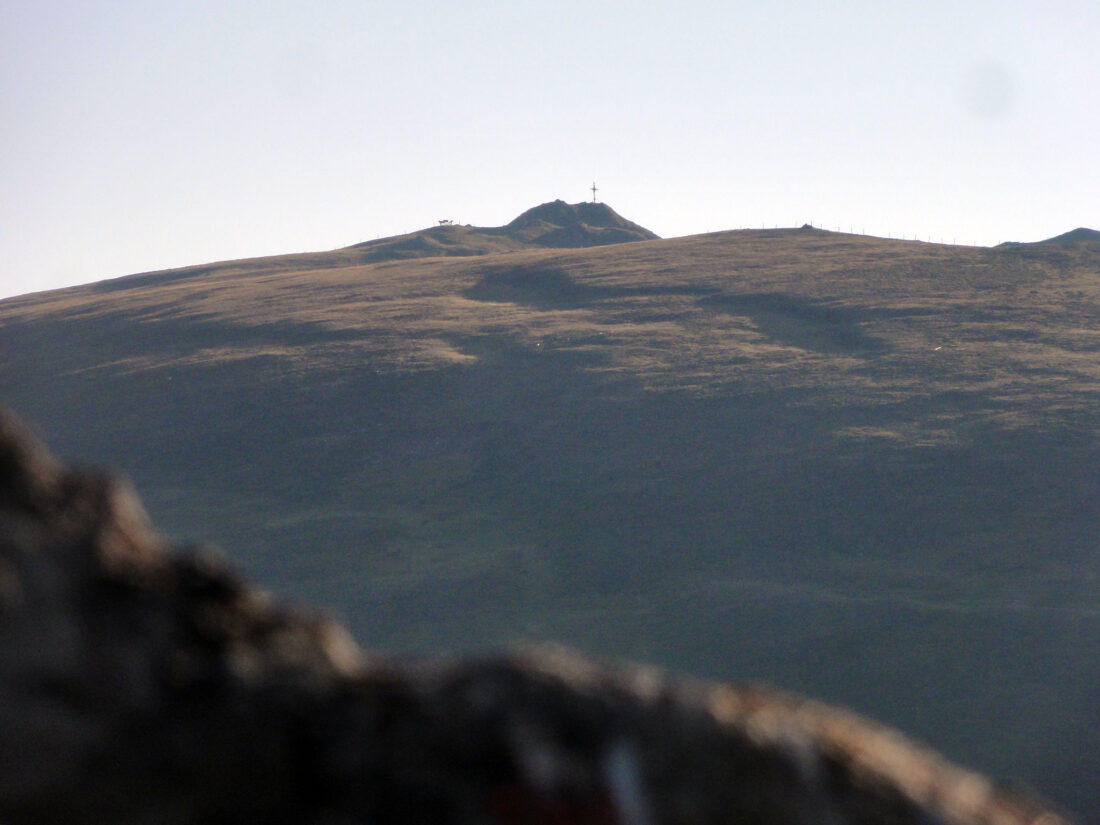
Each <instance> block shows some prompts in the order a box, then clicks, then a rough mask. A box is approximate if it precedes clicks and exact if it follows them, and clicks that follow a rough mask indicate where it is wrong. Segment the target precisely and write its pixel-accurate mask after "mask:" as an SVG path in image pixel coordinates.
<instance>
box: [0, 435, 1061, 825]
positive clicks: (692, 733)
mask: <svg viewBox="0 0 1100 825" xmlns="http://www.w3.org/2000/svg"><path fill="white" fill-rule="evenodd" d="M230 822H249V823H315V824H316V825H348V824H349V823H372V825H384V824H385V823H399V822H400V823H420V822H425V823H428V822H432V823H545V824H546V825H551V824H553V825H559V824H561V825H564V823H577V825H581V824H582V823H621V824H622V825H659V824H660V823H719V822H730V823H756V824H757V825H771V824H772V823H775V825H779V824H780V823H782V824H783V825H809V823H815V825H848V823H867V824H868V825H870V823H891V824H892V825H908V824H909V823H913V825H916V823H921V825H935V823H944V824H945V825H947V824H949V823H955V824H958V825H962V824H963V823H986V824H987V825H1020V824H1022V823H1031V825H1061V824H1062V823H1063V822H1064V820H1062V819H1061V818H1059V817H1058V816H1056V815H1055V814H1053V813H1050V812H1046V811H1044V810H1043V809H1042V808H1041V807H1039V806H1037V805H1036V804H1035V803H1033V802H1031V801H1029V800H1026V799H1023V798H1017V797H1014V796H1011V795H1010V794H1007V793H1005V792H1002V791H999V790H997V789H996V788H995V787H994V786H992V785H991V784H990V783H989V782H988V781H987V780H986V779H984V778H983V777H981V776H978V775H976V774H973V773H970V772H967V771H964V770H961V769H959V768H956V767H954V766H952V765H950V764H948V763H947V762H945V761H944V760H943V759H942V758H941V757H939V756H937V755H936V754H935V753H932V752H930V751H928V750H926V749H924V748H921V747H920V746H917V745H915V744H913V743H912V742H909V741H908V740H906V739H905V738H903V737H902V736H901V735H900V734H898V733H896V732H894V731H892V730H890V729H887V728H884V727H881V726H878V725H875V724H873V723H871V722H868V721H866V720H864V719H860V718H858V717H856V716H855V715H853V714H851V713H848V712H845V711H843V710H839V709H836V708H830V707H827V706H824V705H822V704H819V703H816V702H814V701H811V700H806V699H802V698H798V697H794V696H790V695H785V694H780V693H777V692H775V691H771V690H768V689H765V688H761V687H732V686H726V685H714V684H704V683H696V682H687V681H683V680H674V679H670V678H668V677H666V676H665V675H663V674H661V673H660V672H657V671H654V670H652V669H646V668H634V667H627V666H622V667H611V666H608V665H602V664H597V663H594V662H591V661H589V660H587V659H585V658H583V657H581V656H579V655H577V654H574V653H570V652H568V651H564V650H557V649H551V650H547V649H541V650H535V651H529V652H521V653H517V654H512V655H501V656H499V657H496V658H489V659H482V660H473V661H470V660H466V661H455V662H443V661H440V662H410V661H404V660H400V659H391V658H387V657H384V656H376V655H373V654H369V655H368V654H363V653H362V652H361V651H359V650H358V648H356V646H355V645H354V643H353V642H352V641H351V640H350V639H349V638H348V636H347V635H346V634H345V633H344V632H343V631H342V630H341V629H340V628H339V627H338V626H336V625H335V624H333V623H331V622H330V621H328V620H326V619H325V618H324V617H323V616H320V615H317V614H312V613H308V612H304V611H293V610H289V609H287V608H284V607H282V606H279V605H277V604H274V603H272V602H271V601H269V600H268V599H267V598H266V597H265V596H264V595H262V594H261V593H259V592H258V591H256V590H254V589H252V588H251V587H249V586H248V585H247V584H246V583H245V582H243V581H242V580H240V579H239V578H237V577H236V576H235V575H234V574H232V573H231V572H229V571H227V569H226V568H225V567H223V566H222V565H221V564H220V563H218V562H216V561H213V560H211V559H209V558H207V557H206V556H204V555H203V554H202V553H201V552H198V551H194V550H191V551H188V550H186V549H180V548H169V547H167V546H166V544H165V542H164V540H163V539H161V538H160V537H159V536H158V535H157V534H156V533H155V532H154V531H153V530H152V528H151V527H150V525H149V524H148V523H147V520H146V518H145V516H144V514H143V512H142V510H141V507H140V505H139V504H138V502H137V499H136V498H135V496H134V495H133V494H132V493H131V492H130V491H129V490H128V488H127V487H126V486H125V485H123V484H121V483H119V482H117V481H114V480H112V479H110V478H107V477H105V476H103V475H100V474H97V473H94V472H88V471H81V470H74V469H70V468H68V467H65V466H63V465H61V464H59V463H58V462H56V461H55V460H54V459H53V458H51V457H50V456H49V455H48V454H47V453H46V452H45V450H44V448H42V447H41V446H40V445H39V444H38V443H37V442H36V441H35V440H34V439H33V438H32V437H31V436H30V435H29V434H28V432H27V430H26V429H25V428H24V427H23V426H22V425H21V424H19V423H18V422H17V421H15V420H14V419H13V418H12V417H10V416H8V415H3V416H2V417H0V823H4V825H28V824H29V823H36V824H37V823H135V824H136V823H140V824H141V825H145V824H146V823H149V825H151V824H152V823H158V825H160V824H161V823H210V824H213V823H230Z"/></svg>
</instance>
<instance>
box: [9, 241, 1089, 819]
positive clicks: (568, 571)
mask: <svg viewBox="0 0 1100 825" xmlns="http://www.w3.org/2000/svg"><path fill="white" fill-rule="evenodd" d="M532 225H533V224H532ZM344 252H347V251H344ZM342 254H344V253H343V252H342ZM348 254H350V252H349V253H348ZM1098 321H1100V247H1098V246H1097V245H1095V244H1090V243H1088V242H1087V241H1086V242H1084V243H1075V244H1073V245H1072V246H1071V247H1070V248H1066V247H1064V246H1062V245H1051V246H1041V245H1030V246H1028V247H1026V248H1024V247H999V248H995V249H979V248H962V247H945V246H938V245H931V244H923V243H916V242H902V241H890V240H884V239H875V238H866V237H856V236H850V235H840V234H835V233H826V232H821V231H819V230H811V231H805V230H772V231H738V232H725V233H716V234H713V235H705V236H697V237H692V238H682V239H674V240H664V241H661V240H655V241H648V242H643V243H630V244H620V245H609V246H596V247H592V248H585V249H527V250H517V251H513V252H510V253H508V254H485V255H480V256H478V257H452V258H449V259H444V260H440V259H439V258H432V259H426V258H423V259H410V260H405V261H382V262H377V263H369V264H363V263H359V262H356V261H355V260H354V259H353V258H350V257H346V258H340V259H339V260H338V262H336V263H333V260H332V259H326V258H324V257H323V256H322V257H316V256H313V257H311V256H286V257H283V258H273V259H257V260H255V261H242V262H232V263H227V264H217V265H209V266H205V267H195V268H191V269H189V270H184V271H175V272H173V273H150V274H147V275H141V276H134V277H132V278H129V279H122V280H119V281H111V282H105V283H104V284H100V285H93V286H89V287H78V288H73V289H68V290H60V291H56V292H51V293H44V294H41V295H32V296H23V297H21V298H16V299H10V300H8V301H3V302H0V353H2V359H0V399H2V400H3V401H4V402H5V403H7V404H9V405H10V406H11V407H13V408H14V409H15V410H16V411H17V412H18V413H19V414H20V415H22V416H23V417H25V418H26V419H27V420H29V421H32V422H34V423H35V424H36V426H37V427H38V429H39V431H40V432H41V433H43V434H44V435H45V436H46V437H47V438H48V439H49V441H50V443H51V444H52V445H53V446H54V448H55V450H56V451H57V452H58V453H60V454H61V455H63V456H71V457H75V458H78V459H79V460H81V461H89V462H94V463H107V464H110V465H114V466H116V467H118V469H120V470H122V471H124V472H125V473H126V474H127V475H129V476H131V477H132V478H133V479H134V480H135V482H136V484H137V486H138V487H139V488H140V489H141V490H142V491H143V494H144V497H145V499H146V503H147V505H148V507H149V509H150V510H151V512H152V514H153V516H154V518H155V519H156V521H157V522H158V523H159V524H160V525H161V526H162V527H164V528H165V529H167V530H168V531H169V532H171V533H172V534H174V535H175V536H177V537H180V538H192V539H205V540H209V541H211V542H213V543H215V544H217V545H220V546H223V547H225V548H229V549H231V551H232V553H233V556H232V561H233V562H234V563H236V564H238V565H240V566H241V567H243V568H245V569H246V570H247V571H248V572H249V573H250V574H251V575H253V576H255V577H256V578H257V579H259V580H260V581H262V582H263V583H265V584H266V585H267V586H268V587H270V588H272V589H274V590H276V591H278V592H279V593H281V594H283V595H286V596H290V597H292V598H295V599H301V600H305V601H309V602H315V603H319V604H327V605H329V606H330V607H331V608H332V609H333V610H334V611H335V612H336V613H337V614H339V615H340V616H341V617H343V618H344V619H345V620H346V622H347V623H348V625H349V626H350V627H351V628H352V630H353V631H354V632H355V634H356V636H357V638H358V639H359V640H360V642H361V643H362V644H363V645H364V646H366V647H369V648H390V649H401V650H408V651H413V652H424V653H430V652H456V651H470V650H475V649H481V648H484V647H487V646H493V645H497V644H500V643H502V642H505V641H507V640H513V639H520V638H524V639H547V640H557V641H562V642H567V643H570V644H573V645H576V646H579V647H582V648H584V649H587V650H589V651H592V652H593V653H596V654H600V655H610V656H621V657H629V658H633V659H641V660H646V661H652V662H655V663H658V664H661V665H663V666H665V667H670V668H673V669H677V670H684V671H690V672H693V673H696V674H699V675H703V676H707V677H714V678H719V679H738V680H741V679H759V680H764V681H768V682H772V683H775V684H777V685H780V686H782V687H786V688H789V689H792V690H797V691H800V692H804V693H809V694H813V695H816V696H820V697H822V698H824V699H827V700H829V701H834V702H840V703H843V704H846V705H849V706H851V707H853V708H855V709H857V710H859V711H861V712H863V713H867V714H870V715H872V716H875V717H878V718H880V719H883V720H885V721H887V722H889V723H891V724H894V725H897V726H899V727H901V728H903V729H905V730H907V731H909V732H911V733H913V734H915V735H916V736H918V737H919V738H922V739H924V740H927V741H929V742H930V743H932V744H933V745H935V746H936V747H937V748H939V749H940V750H942V751H943V752H945V753H946V754H948V755H949V756H951V757H952V758H955V759H957V760H959V761H962V762H966V763H968V764H971V765H974V766H975V767H977V768H980V769H982V770H984V771H986V772H989V773H991V774H993V775H995V776H1000V777H1003V778H1006V779H1008V780H1010V781H1012V782H1016V783H1020V784H1022V785H1024V786H1026V787H1028V788H1030V789H1032V790H1034V791H1036V792H1038V793H1040V794H1042V795H1046V796H1048V797H1050V798H1052V799H1054V800H1055V801H1056V802H1058V803H1059V804H1061V805H1062V806H1064V807H1067V808H1069V809H1070V810H1071V811H1073V812H1076V813H1077V814H1078V815H1079V816H1080V818H1081V821H1082V822H1096V821H1097V820H1095V819H1092V820H1090V819H1088V817H1087V816H1086V815H1087V814H1089V813H1090V812H1092V811H1096V810H1100V796H1098V795H1097V789H1096V787H1095V783H1094V778H1095V776H1096V774H1097V772H1098V771H1100V735H1098V734H1097V731H1098V730H1100V715H1098V710H1097V705H1096V702H1095V696H1096V687H1097V685H1100V655H1097V652H1098V651H1100V597H1098V594H1100V560H1098V558H1097V554H1096V550H1097V540H1096V537H1097V536H1098V535H1100V507H1098V506H1097V501H1098V500H1100V476H1098V475H1097V473H1096V471H1095V468H1096V466H1097V465H1098V461H1100V448H1098V444H1100V442H1098V440H1097V435H1098V428H1100V424H1098V422H1100V357H1098V354H1100V332H1098V329H1100V325H1098Z"/></svg>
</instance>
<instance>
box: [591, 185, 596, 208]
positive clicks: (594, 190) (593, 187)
mask: <svg viewBox="0 0 1100 825" xmlns="http://www.w3.org/2000/svg"><path fill="white" fill-rule="evenodd" d="M595 202H596V184H595V182H593V183H592V203H595Z"/></svg>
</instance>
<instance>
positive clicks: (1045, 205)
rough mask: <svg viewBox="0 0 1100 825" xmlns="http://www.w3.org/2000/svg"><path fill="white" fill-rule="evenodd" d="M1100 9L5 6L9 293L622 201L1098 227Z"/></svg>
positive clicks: (732, 216)
mask: <svg viewBox="0 0 1100 825" xmlns="http://www.w3.org/2000/svg"><path fill="white" fill-rule="evenodd" d="M1098 43H1100V4H1097V3H1091V2H1081V0H1076V2H1063V1H1061V0H1044V2H1000V3H994V2H982V3H978V2H966V0H955V1H954V2H939V0H926V2H922V3H892V2H888V1H887V0H877V1H876V2H847V3H824V2H817V3H815V2H771V3H759V2H757V3H751V4H749V3H743V4H741V3H728V2H705V1H704V0H695V1H693V0H680V1H679V2H675V3H673V2H667V3H665V2H661V3H645V2H641V1H640V0H634V2H632V3H618V2H595V1H594V0H588V2H583V3H582V2H557V3H537V2H527V3H517V2H515V0H509V1H508V2H492V1H490V0H483V1H482V2H462V1H461V0H454V2H450V3H443V2H431V3H425V2H405V3H400V4H398V3H393V2H386V3H380V2H369V0H359V2H339V1H338V0H311V2H308V3H306V2H285V1H284V2H280V0H267V2H233V0H219V2H208V1H207V0H187V1H186V2H174V1H173V2H159V1H158V0H140V2H134V1H132V0H117V2H98V0H68V1H67V2H54V1H53V0H0V296H3V295H13V294H19V293H23V292H30V291H37V290H41V289H48V288H53V287H56V286H62V285H68V284H75V283H81V282H87V281H95V280H101V279H103V278H109V277H115V276H118V275H125V274H128V273H132V272H141V271H148V270H154V269H162V268H168V267H175V266H183V265H187V264H194V263H205V262H209V261H215V260H224V259H231V258H241V257H249V256H255V255H267V254H278V253H283V252H304V251H313V250H321V249H331V248H335V247H340V246H346V245H349V244H352V243H356V242H358V241H363V240H368V239H371V238H376V237H382V236H386V235H393V234H398V233H401V232H407V231H411V230H414V229H418V228H421V227H424V226H428V225H431V224H434V223H435V222H436V221H437V220H439V219H441V218H449V219H452V220H456V221H459V222H462V223H472V224H476V225H486V226H491V225H499V224H502V223H505V222H507V221H509V220H511V219H512V218H513V217H515V216H516V215H517V214H519V213H520V212H521V211H523V210H524V209H527V208H528V207H530V206H534V205H536V204H538V203H542V202H544V201H548V200H553V199H555V198H562V199H564V200H568V201H570V202H576V201H580V200H584V199H585V198H586V197H590V196H591V193H589V192H588V187H589V186H590V185H591V184H592V182H593V180H594V181H595V182H596V184H597V186H599V187H600V192H599V197H600V200H603V201H605V202H606V203H608V204H609V205H610V206H612V207H613V208H614V209H616V210H617V211H619V212H620V213H621V214H623V215H624V216H625V217H627V218H630V219H631V220H634V221H637V222H638V223H641V224H642V225H644V226H646V227H648V228H650V229H652V230H653V231H655V232H657V233H658V234H660V235H663V236H666V237H671V236H677V235H689V234H695V233H699V232H706V231H716V230H721V229H734V228H739V227H745V226H761V225H767V226H773V225H781V226H784V225H785V226H791V225H800V224H802V223H805V222H809V221H812V222H813V223H815V224H816V225H821V226H824V227H826V228H837V227H839V228H842V229H843V230H844V231H848V230H849V229H854V230H855V231H856V232H860V231H865V232H867V233H869V234H879V235H891V236H895V237H896V236H902V235H904V236H907V237H912V236H914V235H918V236H920V237H921V239H922V240H923V239H928V238H931V239H932V240H935V241H939V240H943V241H946V242H948V243H950V242H952V241H953V240H954V241H957V242H958V243H970V244H983V245H988V244H996V243H998V242H1000V241H1003V240H1021V241H1031V240H1039V239H1041V238H1044V237H1049V236H1051V235H1056V234H1059V233H1061V232H1064V231H1066V230H1069V229H1073V228H1074V227H1077V226H1081V225H1085V226H1092V227H1094V228H1100V149H1098V147H1100V48H1098V46H1097V44H1098Z"/></svg>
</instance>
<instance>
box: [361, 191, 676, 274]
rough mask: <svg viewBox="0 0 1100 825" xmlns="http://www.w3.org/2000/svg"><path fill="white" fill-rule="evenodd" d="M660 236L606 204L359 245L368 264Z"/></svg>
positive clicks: (563, 206) (444, 226)
mask: <svg viewBox="0 0 1100 825" xmlns="http://www.w3.org/2000/svg"><path fill="white" fill-rule="evenodd" d="M659 237H660V236H658V235H656V234H655V233H653V232H650V231H649V230H648V229H646V228H644V227H642V226H639V225H638V224H636V223H633V222H632V221H628V220H627V219H626V218H624V217H623V216H622V215H620V214H619V213H618V212H616V211H615V210H614V209H612V208H611V207H610V206H608V205H607V204H604V203H574V204H569V203H566V202H565V201H562V200H556V201H551V202H550V203H544V204H541V205H540V206H536V207H534V208H532V209H528V210H527V211H526V212H524V213H523V214H522V215H520V216H519V217H517V218H516V219H515V220H513V221H512V222H511V223H508V224H505V225H504V226H459V225H456V224H453V223H451V222H450V221H440V224H439V226H432V227H429V228H427V229H421V230H420V231H418V232H410V233H409V234H407V235H397V236H395V237H390V238H379V239H378V240H375V241H365V242H364V243H358V244H355V245H354V246H352V247H349V248H350V249H359V250H363V251H364V252H365V253H366V254H365V256H364V257H363V258H362V261H363V262H364V263H373V262H375V261H386V260H402V259H408V258H436V257H454V256H469V255H488V254H492V253H494V252H514V251H518V250H521V249H546V248H550V249H572V248H577V247H588V246H603V245H605V244H615V243H628V242H631V241H652V240H657V239H658V238H659Z"/></svg>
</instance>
